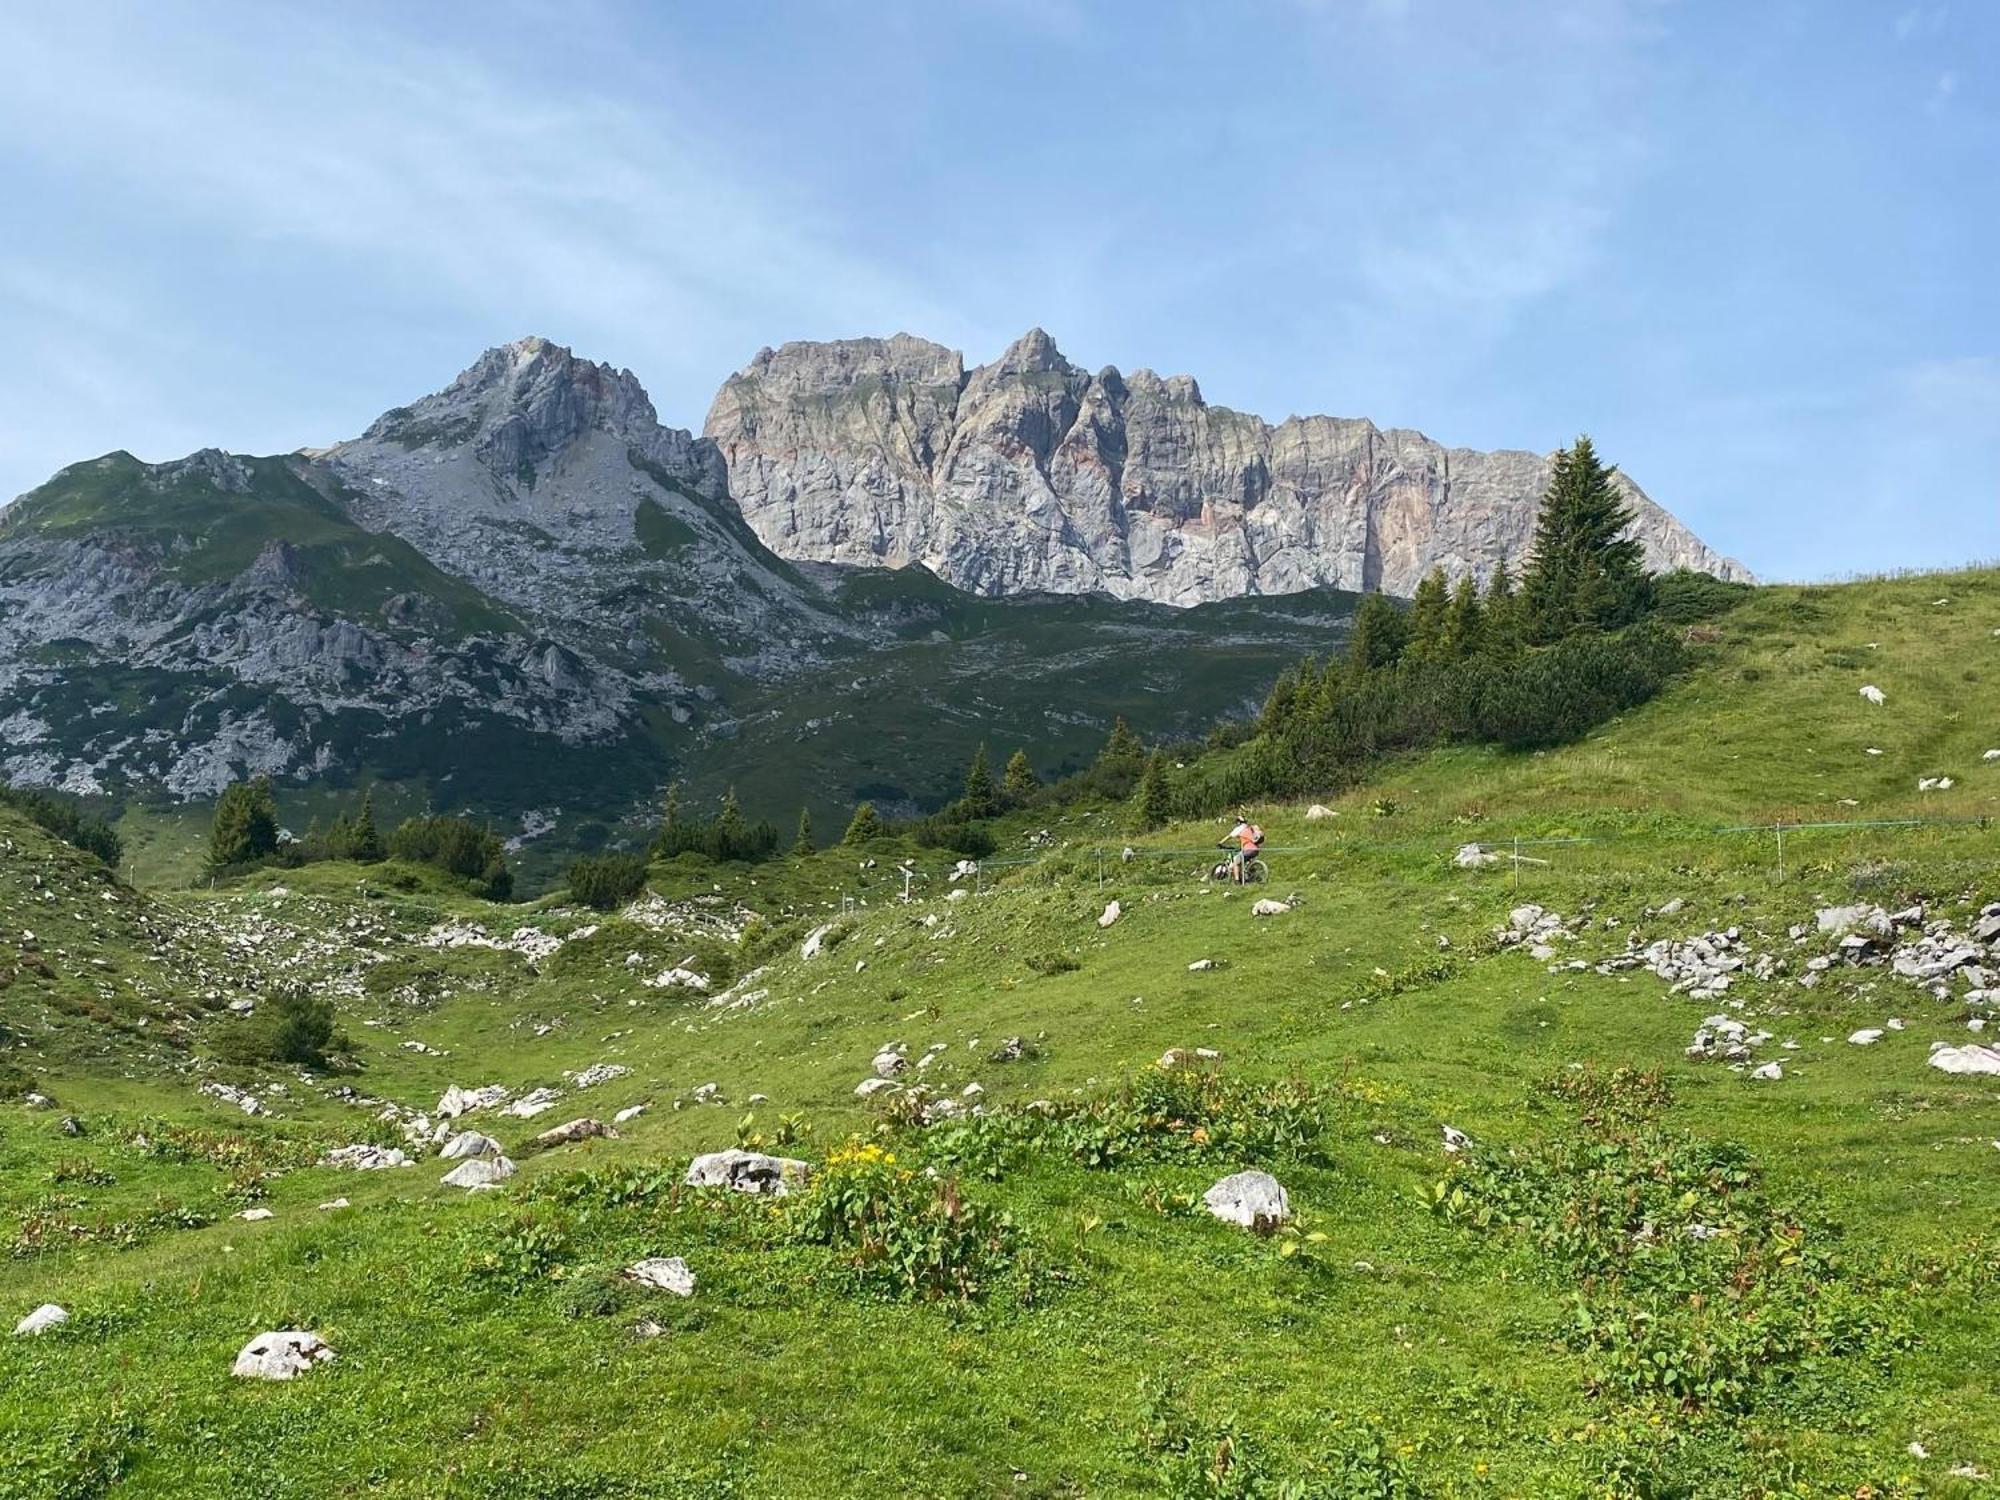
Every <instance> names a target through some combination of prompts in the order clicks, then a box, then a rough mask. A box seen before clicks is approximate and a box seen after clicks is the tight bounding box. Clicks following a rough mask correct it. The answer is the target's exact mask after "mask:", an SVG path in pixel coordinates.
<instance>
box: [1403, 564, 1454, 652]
mask: <svg viewBox="0 0 2000 1500" xmlns="http://www.w3.org/2000/svg"><path fill="white" fill-rule="evenodd" d="M1450 608H1451V591H1450V589H1449V587H1448V586H1447V585H1446V583H1445V578H1444V568H1443V566H1442V565H1439V566H1438V567H1435V568H1432V569H1431V570H1430V572H1428V573H1426V574H1425V575H1424V578H1423V582H1421V583H1419V584H1418V585H1417V592H1416V597H1415V598H1413V599H1412V600H1411V601H1410V615H1409V622H1410V626H1409V644H1408V645H1407V646H1406V647H1404V649H1403V659H1404V660H1406V661H1412V662H1427V661H1436V660H1437V659H1438V658H1439V656H1440V655H1441V654H1442V652H1443V646H1444V620H1445V614H1446V612H1447V611H1448V610H1449V609H1450Z"/></svg>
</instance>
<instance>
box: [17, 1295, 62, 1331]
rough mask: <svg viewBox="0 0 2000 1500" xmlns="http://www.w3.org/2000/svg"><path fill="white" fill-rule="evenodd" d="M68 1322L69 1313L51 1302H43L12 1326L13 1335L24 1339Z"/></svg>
mask: <svg viewBox="0 0 2000 1500" xmlns="http://www.w3.org/2000/svg"><path fill="white" fill-rule="evenodd" d="M68 1321H69V1313H68V1312H67V1311H66V1310H65V1309H63V1308H60V1307H58V1306H56V1304H55V1303H53V1302H44V1303H43V1304H42V1305H41V1306H40V1307H38V1308H36V1309H35V1310H34V1311H33V1312H31V1313H29V1314H28V1315H27V1317H25V1318H23V1319H21V1321H20V1322H18V1323H16V1324H15V1325H14V1333H15V1335H16V1336H17V1337H20V1338H26V1337H27V1336H29V1335H30V1334H36V1333H45V1332H47V1331H48V1330H49V1329H51V1328H54V1327H55V1326H56V1325H57V1324H59V1323H67V1322H68Z"/></svg>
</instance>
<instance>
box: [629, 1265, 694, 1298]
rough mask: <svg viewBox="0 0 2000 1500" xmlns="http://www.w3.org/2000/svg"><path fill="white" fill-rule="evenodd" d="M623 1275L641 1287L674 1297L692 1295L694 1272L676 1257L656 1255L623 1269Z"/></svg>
mask: <svg viewBox="0 0 2000 1500" xmlns="http://www.w3.org/2000/svg"><path fill="white" fill-rule="evenodd" d="M625 1274H626V1276H628V1277H630V1278H631V1279H632V1280H633V1281H636V1282H638V1283H639V1284H640V1285H641V1286H650V1287H656V1288H658V1289H659V1290H660V1291H663V1292H672V1293H673V1294H674V1295H675V1296H676V1297H692V1296H693V1295H694V1272H692V1271H690V1270H689V1269H688V1263H687V1262H686V1261H684V1260H682V1259H681V1258H680V1257H679V1256H678V1255H665V1256H661V1255H656V1256H652V1257H650V1258H649V1259H646V1260H642V1261H635V1262H634V1263H633V1264H631V1265H629V1266H627V1267H626V1268H625Z"/></svg>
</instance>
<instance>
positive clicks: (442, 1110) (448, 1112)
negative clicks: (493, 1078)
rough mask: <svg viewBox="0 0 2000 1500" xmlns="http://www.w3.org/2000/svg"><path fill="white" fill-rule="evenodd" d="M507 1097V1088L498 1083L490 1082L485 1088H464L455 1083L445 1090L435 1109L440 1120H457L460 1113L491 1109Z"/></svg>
mask: <svg viewBox="0 0 2000 1500" xmlns="http://www.w3.org/2000/svg"><path fill="white" fill-rule="evenodd" d="M506 1097H507V1090H506V1089H505V1088H504V1087H502V1086H501V1085H500V1084H497V1083H489V1084H487V1085H486V1087H485V1088H483V1089H462V1088H460V1087H459V1086H458V1085H457V1084H455V1083H454V1084H453V1085H452V1086H451V1087H450V1088H448V1089H446V1090H445V1091H444V1097H443V1098H441V1099H439V1100H438V1106H437V1108H436V1110H434V1111H433V1113H434V1114H436V1115H437V1117H438V1118H439V1119H440V1120H455V1119H457V1118H458V1117H459V1116H460V1115H469V1114H471V1113H472V1111H474V1110H475V1109H491V1108H492V1107H493V1106H494V1105H496V1104H499V1103H501V1102H502V1101H504V1100H505V1099H506Z"/></svg>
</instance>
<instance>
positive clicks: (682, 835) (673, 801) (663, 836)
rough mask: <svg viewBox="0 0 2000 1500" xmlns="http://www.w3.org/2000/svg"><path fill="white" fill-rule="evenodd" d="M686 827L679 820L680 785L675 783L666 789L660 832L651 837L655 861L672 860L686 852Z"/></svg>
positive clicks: (661, 811)
mask: <svg viewBox="0 0 2000 1500" xmlns="http://www.w3.org/2000/svg"><path fill="white" fill-rule="evenodd" d="M687 848H688V843H687V825H686V824H685V823H684V822H683V821H682V819H681V784H680V783H679V782H678V781H676V782H673V783H671V784H670V785H669V786H668V787H667V802H666V806H665V807H663V808H662V809H661V810H660V831H659V832H658V833H657V834H655V835H654V837H653V855H654V857H655V858H657V859H672V858H673V857H674V856H675V855H676V854H684V853H686V852H687Z"/></svg>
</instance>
